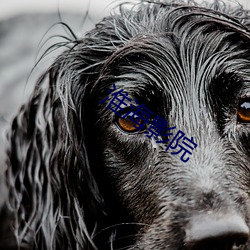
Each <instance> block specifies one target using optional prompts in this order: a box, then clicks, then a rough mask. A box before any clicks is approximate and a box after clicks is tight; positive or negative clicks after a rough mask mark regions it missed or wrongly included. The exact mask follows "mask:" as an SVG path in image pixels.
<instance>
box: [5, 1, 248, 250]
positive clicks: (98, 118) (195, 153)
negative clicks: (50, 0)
mask: <svg viewBox="0 0 250 250" xmlns="http://www.w3.org/2000/svg"><path fill="white" fill-rule="evenodd" d="M223 6H224V5H220V4H218V2H217V1H215V3H214V4H213V5H212V8H213V10H211V9H205V8H199V7H194V6H192V7H190V6H189V7H188V6H187V5H185V4H180V5H178V4H174V3H173V4H160V3H151V4H149V3H141V4H139V5H138V6H136V7H134V8H133V9H132V10H129V11H126V10H124V9H123V8H121V13H119V14H117V15H113V16H112V17H109V18H106V19H104V20H103V21H102V22H101V23H100V24H98V25H97V26H96V28H95V29H94V30H93V31H91V32H90V33H88V34H87V35H86V37H84V38H82V39H78V40H76V41H73V46H72V47H71V48H70V49H69V50H67V51H66V52H65V53H63V54H62V55H61V56H60V57H59V58H58V59H57V60H56V62H55V63H54V64H53V65H52V67H51V68H50V69H49V70H48V72H47V73H46V74H45V75H44V77H43V78H42V79H41V80H40V82H39V83H38V86H37V88H36V90H35V92H34V95H33V97H32V99H31V100H30V101H29V102H28V103H27V104H26V105H25V106H24V107H23V108H22V110H21V112H20V114H19V115H18V116H17V117H16V118H15V119H14V121H13V125H12V131H11V133H10V136H9V139H10V144H11V146H10V149H9V152H8V156H9V158H8V165H9V169H8V171H7V175H6V176H7V183H8V187H9V190H10V191H9V193H10V195H9V197H10V198H9V203H10V204H11V205H12V207H11V212H12V213H13V222H11V223H12V224H13V225H14V226H13V227H14V229H12V228H11V229H9V233H13V232H14V235H15V237H16V241H15V240H13V241H11V242H10V243H8V246H11V247H13V245H18V246H19V247H22V248H23V249H84V250H89V249H91V250H93V249H97V248H98V249H102V250H103V249H131V250H132V249H140V250H142V249H144V250H153V249H157V250H166V249H167V250H173V249H174V250H177V249H183V250H184V249H188V250H195V249H197V250H204V249H209V250H211V249H220V250H222V249H223V250H227V249H230V250H231V249H232V250H234V249H249V250H250V244H249V226H250V206H249V205H250V193H249V188H250V167H249V160H250V143H249V141H250V32H249V30H248V28H247V27H250V21H249V17H248V15H247V13H246V12H244V11H243V10H242V9H230V8H228V9H223V8H224V7H225V8H226V5H225V6H224V7H223ZM219 10H220V11H224V12H225V13H227V14H225V13H224V14H222V13H220V11H219ZM236 14H237V15H238V16H239V18H238V19H237V18H236V17H235V18H231V17H230V15H236ZM114 87H115V88H116V90H115V91H113V92H111V93H117V91H121V90H122V91H123V92H122V93H123V94H124V95H123V97H125V99H124V100H125V103H126V104H123V105H122V106H120V107H121V108H122V109H121V108H120V109H119V110H118V112H117V113H116V112H113V111H112V109H113V110H114V109H115V108H116V106H115V104H114V103H113V104H111V105H109V103H110V101H111V99H112V98H113V97H114V96H115V95H112V94H111V93H110V98H109V99H107V100H106V101H103V100H105V98H106V97H107V96H108V95H109V89H111V90H113V88H114ZM120 98H121V96H120ZM112 100H113V99H112ZM116 101H117V100H116ZM131 103H132V104H133V105H130V104H131ZM139 106H140V107H143V109H144V110H146V111H147V112H149V113H150V114H151V116H150V118H149V119H148V120H147V122H145V124H144V120H143V119H144V118H145V117H146V114H145V113H144V114H143V115H142V116H140V115H139V113H137V115H135V110H136V107H139ZM132 114H133V115H132ZM140 114H141V113H140ZM133 119H134V121H133ZM156 119H158V120H157V121H158V122H159V121H161V122H162V123H161V124H163V127H164V129H163V130H162V131H161V133H158V132H159V131H158V132H157V130H152V127H151V125H152V124H153V123H154V122H155V121H156ZM164 121H165V123H164ZM142 124H143V126H142ZM164 124H165V125H164ZM134 125H136V126H137V127H138V126H139V125H141V129H137V128H134ZM174 127H175V128H174ZM152 131H153V132H154V133H155V136H149V135H150V133H152ZM180 131H181V133H182V134H181V133H179V132H180ZM157 133H158V134H157ZM178 133H179V135H183V136H184V134H185V137H182V138H181V137H175V136H176V135H177V134H178ZM174 138H176V139H179V140H177V141H178V142H179V146H177V148H176V149H173V150H172V148H171V147H170V146H171V145H172V144H171V142H172V140H173V139H174ZM185 143H186V144H185ZM180 144H181V146H183V147H184V146H185V147H186V149H188V150H189V153H186V154H185V155H184V156H183V155H182V154H183V152H184V151H183V150H182V151H181V152H179V153H176V152H177V151H180V149H181V147H180ZM173 145H174V144H173ZM173 145H172V147H173V148H174V146H173ZM166 149H168V150H167V151H166ZM173 153H174V154H173ZM11 223H9V222H8V221H7V225H10V224H11ZM0 235H1V234H0ZM3 235H4V234H3ZM5 235H6V234H5ZM7 235H8V234H7ZM4 237H5V238H6V236H4ZM5 238H3V239H5ZM9 241H10V240H9ZM6 242H7V240H6V241H4V243H2V244H3V245H4V246H5V243H6ZM95 246H96V247H95ZM4 249H6V247H5V248H4ZM11 249H14V247H13V248H11Z"/></svg>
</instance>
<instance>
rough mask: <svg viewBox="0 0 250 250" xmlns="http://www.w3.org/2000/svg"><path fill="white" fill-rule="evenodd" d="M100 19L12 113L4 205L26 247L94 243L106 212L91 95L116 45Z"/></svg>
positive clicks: (71, 246)
mask: <svg viewBox="0 0 250 250" xmlns="http://www.w3.org/2000/svg"><path fill="white" fill-rule="evenodd" d="M102 27H103V26H99V28H98V29H99V31H98V30H95V31H93V32H92V33H90V34H89V35H87V37H86V38H84V39H82V40H77V41H75V42H74V43H73V44H74V45H73V46H72V47H71V48H70V49H68V50H67V51H65V52H64V53H63V54H62V55H61V56H59V57H58V58H57V60H56V61H55V63H54V64H53V65H52V66H51V67H50V68H49V70H48V71H47V72H46V73H45V74H44V75H43V77H42V78H41V79H40V80H39V81H38V83H37V85H36V87H35V90H34V93H33V96H32V97H31V99H30V101H29V102H28V103H26V104H25V105H23V106H22V108H21V110H20V112H19V114H18V115H17V116H16V117H15V119H14V120H13V124H12V128H11V131H10V132H9V141H10V146H9V149H8V159H7V165H8V169H7V171H6V180H7V186H8V189H9V195H8V196H9V200H8V202H7V204H6V206H7V207H8V209H9V211H10V212H11V214H12V216H13V218H14V219H13V221H12V223H13V233H14V234H15V237H16V240H17V243H16V244H18V246H21V247H23V248H26V247H27V248H30V247H31V246H35V248H38V249H52V248H53V249H57V247H59V248H60V249H95V246H94V243H93V241H92V239H91V237H92V236H91V235H92V234H93V233H94V230H95V227H96V223H97V222H96V221H95V219H94V218H97V217H99V216H100V215H99V214H104V212H102V209H103V198H102V196H101V195H100V192H99V189H98V185H97V183H96V180H95V178H94V177H93V174H92V170H91V168H92V166H91V163H90V162H89V158H88V149H87V145H86V134H87V133H91V131H86V129H87V128H88V117H87V116H88V114H89V113H90V109H91V106H90V107H87V106H86V101H87V98H88V94H89V90H90V89H91V85H92V84H93V83H94V82H95V81H96V80H97V79H98V77H99V72H100V71H101V67H102V65H103V64H104V63H105V60H106V58H107V57H108V56H109V55H110V54H111V53H112V50H114V48H115V45H114V43H111V42H109V43H108V42H107V37H109V38H108V39H111V40H112V38H110V34H109V35H107V34H106V33H105V32H109V28H106V30H103V31H101V29H102ZM97 31H98V32H99V33H98V32H97ZM94 33H96V34H95V35H94ZM92 36H93V37H95V38H91V37H92ZM113 40H117V38H116V39H113ZM93 112H94V111H93ZM91 218H92V219H91ZM86 220H88V222H87V223H86ZM6 244H7V243H6Z"/></svg>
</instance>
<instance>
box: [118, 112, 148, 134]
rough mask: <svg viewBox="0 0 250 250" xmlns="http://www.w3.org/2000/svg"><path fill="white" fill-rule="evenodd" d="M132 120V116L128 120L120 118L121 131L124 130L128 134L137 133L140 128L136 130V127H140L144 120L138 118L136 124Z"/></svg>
mask: <svg viewBox="0 0 250 250" xmlns="http://www.w3.org/2000/svg"><path fill="white" fill-rule="evenodd" d="M130 118H131V116H128V117H126V118H121V117H119V118H118V120H117V125H118V126H119V128H120V129H122V130H123V131H125V132H128V133H133V132H137V131H138V130H139V128H135V127H134V126H136V127H138V126H140V125H141V124H142V123H143V120H142V119H141V118H139V117H137V118H135V119H136V123H135V122H133V121H132V120H131V119H130Z"/></svg>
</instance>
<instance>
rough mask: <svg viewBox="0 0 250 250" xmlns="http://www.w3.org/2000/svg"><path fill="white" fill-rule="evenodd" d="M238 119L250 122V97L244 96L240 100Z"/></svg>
mask: <svg viewBox="0 0 250 250" xmlns="http://www.w3.org/2000/svg"><path fill="white" fill-rule="evenodd" d="M237 121H238V122H243V123H250V98H247V99H246V98H244V99H242V100H241V101H240V102H239V106H238V111H237Z"/></svg>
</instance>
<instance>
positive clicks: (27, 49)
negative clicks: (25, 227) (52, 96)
mask: <svg viewBox="0 0 250 250" xmlns="http://www.w3.org/2000/svg"><path fill="white" fill-rule="evenodd" d="M124 1H125V0H121V1H120V0H0V174H1V172H3V169H4V163H3V162H4V148H5V144H6V143H5V139H4V138H5V137H6V136H5V134H6V132H5V131H6V128H8V127H9V126H10V124H11V120H12V117H13V115H14V114H15V113H16V112H18V109H19V107H20V105H21V104H22V103H23V102H24V100H26V99H27V97H28V95H29V94H30V92H31V90H32V89H33V87H34V83H35V82H36V80H37V78H38V76H39V75H40V74H41V73H42V72H43V71H44V70H45V69H46V68H48V66H49V65H50V64H51V61H52V60H53V59H54V58H55V57H56V55H57V54H58V53H60V50H58V51H55V52H53V53H50V54H49V55H48V56H46V58H44V59H43V60H42V62H41V63H39V65H38V66H36V67H35V69H34V70H32V68H33V67H34V65H35V64H36V62H37V60H38V59H39V57H40V56H41V55H42V54H43V53H44V52H45V51H46V49H47V48H48V47H49V46H50V45H52V44H54V43H56V42H58V41H63V40H62V39H60V38H58V37H57V38H56V37H53V36H54V35H65V34H66V33H67V31H66V30H65V29H64V28H62V26H61V25H54V24H56V23H58V22H60V21H63V22H65V23H67V24H68V25H69V26H70V27H71V28H72V29H73V31H74V33H75V34H76V35H78V36H81V35H83V34H84V33H85V32H86V31H88V30H90V29H91V28H93V27H94V25H95V23H97V22H98V21H100V20H101V19H102V18H103V17H104V16H105V15H108V14H109V12H110V10H111V9H112V8H113V7H115V6H116V5H118V4H119V3H121V2H124ZM130 1H131V0H130ZM132 1H133V0H132ZM200 1H202V0H200ZM207 1H212V0H207ZM225 2H228V3H231V4H236V5H237V4H239V3H240V4H242V5H243V6H244V7H245V8H246V9H250V0H239V1H238V2H237V1H235V0H225ZM59 13H60V14H59ZM48 38H50V39H49V40H48ZM0 198H1V197H0ZM0 203H1V202H0Z"/></svg>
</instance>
